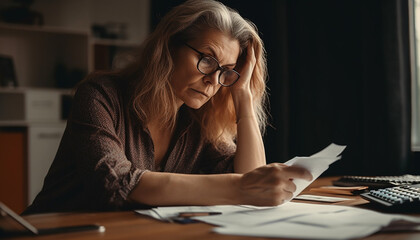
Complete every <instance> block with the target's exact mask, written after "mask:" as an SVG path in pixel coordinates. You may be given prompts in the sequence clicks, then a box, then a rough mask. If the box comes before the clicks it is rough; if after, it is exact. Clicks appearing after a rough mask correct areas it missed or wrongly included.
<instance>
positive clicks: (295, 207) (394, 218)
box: [195, 202, 420, 239]
mask: <svg viewBox="0 0 420 240" xmlns="http://www.w3.org/2000/svg"><path fill="white" fill-rule="evenodd" d="M195 219H198V220H200V221H203V222H207V223H210V224H214V225H217V226H220V227H217V228H215V229H214V231H215V232H217V233H221V234H229V235H242V236H258V237H281V238H301V239H352V238H360V237H366V236H369V235H371V234H373V233H375V232H378V231H381V230H382V229H384V230H386V231H388V230H391V229H394V230H413V229H416V228H418V227H419V226H420V218H419V217H410V216H405V215H400V214H384V213H379V212H375V211H371V210H366V209H361V208H356V207H349V206H338V205H320V204H306V203H294V202H289V203H286V204H283V205H280V206H278V207H276V208H272V209H265V210H254V211H247V212H235V213H231V214H226V215H218V216H207V217H196V218H195Z"/></svg>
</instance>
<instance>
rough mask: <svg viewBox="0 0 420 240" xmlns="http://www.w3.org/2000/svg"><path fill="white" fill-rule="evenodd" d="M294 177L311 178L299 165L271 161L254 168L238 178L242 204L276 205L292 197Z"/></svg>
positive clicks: (294, 187) (309, 179)
mask: <svg viewBox="0 0 420 240" xmlns="http://www.w3.org/2000/svg"><path fill="white" fill-rule="evenodd" d="M294 178H301V179H305V180H308V181H311V180H312V175H311V173H310V172H309V171H307V170H306V169H304V168H300V167H293V166H287V165H285V164H282V163H271V164H268V165H264V166H262V167H259V168H256V169H254V170H252V171H250V172H248V173H246V174H244V175H242V177H241V179H240V187H239V188H240V195H241V199H242V202H243V203H244V204H250V205H257V206H276V205H279V204H282V203H284V202H285V201H287V200H289V199H291V198H292V197H293V192H294V191H295V190H296V185H295V184H294V183H293V179H294Z"/></svg>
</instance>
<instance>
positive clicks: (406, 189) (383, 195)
mask: <svg viewBox="0 0 420 240" xmlns="http://www.w3.org/2000/svg"><path fill="white" fill-rule="evenodd" d="M360 196H361V197H362V198H364V199H367V200H369V201H370V202H373V203H375V204H377V205H379V206H381V207H383V208H384V209H385V210H391V211H411V212H420V184H415V185H402V186H396V187H389V188H381V189H375V190H370V191H369V192H366V193H362V194H361V195H360Z"/></svg>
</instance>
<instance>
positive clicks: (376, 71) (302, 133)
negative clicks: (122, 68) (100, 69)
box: [151, 0, 420, 175]
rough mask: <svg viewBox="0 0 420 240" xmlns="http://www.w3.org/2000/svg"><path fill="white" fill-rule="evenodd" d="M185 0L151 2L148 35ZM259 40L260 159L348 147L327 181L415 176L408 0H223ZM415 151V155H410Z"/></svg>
mask: <svg viewBox="0 0 420 240" xmlns="http://www.w3.org/2000/svg"><path fill="white" fill-rule="evenodd" d="M181 2H183V1H179V0H178V1H174V0H153V1H151V8H152V10H151V24H152V27H151V30H153V29H154V27H155V26H156V24H157V22H158V21H159V20H160V18H161V17H162V16H163V15H164V14H165V13H166V12H167V11H168V10H169V9H171V8H172V7H173V6H175V5H177V4H179V3H181ZM221 2H223V3H224V4H225V5H227V6H230V7H231V8H233V9H236V10H238V12H239V13H240V14H241V15H242V16H243V17H244V18H247V19H250V20H251V21H253V22H254V23H255V24H256V25H257V27H258V29H259V32H260V35H261V37H262V39H263V40H264V43H265V46H266V50H267V58H268V69H269V80H268V88H269V93H270V105H271V111H270V113H271V121H270V122H271V124H272V127H268V129H267V133H266V134H265V136H264V142H265V145H266V153H267V160H268V162H284V161H286V160H288V159H290V158H292V157H294V156H297V155H298V156H308V155H311V154H313V153H315V152H317V151H319V150H321V149H322V148H324V147H326V146H327V145H328V144H330V143H331V142H334V143H337V144H344V145H347V149H346V150H345V152H344V153H343V158H342V159H341V160H340V161H338V162H336V163H334V164H333V165H332V166H331V167H330V169H329V170H328V171H327V172H326V175H339V174H352V175H399V174H405V173H411V174H419V170H420V167H419V162H420V160H419V156H418V153H413V152H411V150H410V144H411V142H410V139H411V135H410V134H411V122H410V121H411V117H410V114H411V112H410V109H411V102H410V101H411V96H410V92H411V90H410V84H411V83H410V81H411V79H410V62H409V61H410V56H409V29H408V21H409V20H408V1H406V0H401V1H399V0H369V1H365V0H340V1H336V0H317V1H310V0H272V1H269V0H265V1H250V0H223V1H221ZM415 154H417V155H415Z"/></svg>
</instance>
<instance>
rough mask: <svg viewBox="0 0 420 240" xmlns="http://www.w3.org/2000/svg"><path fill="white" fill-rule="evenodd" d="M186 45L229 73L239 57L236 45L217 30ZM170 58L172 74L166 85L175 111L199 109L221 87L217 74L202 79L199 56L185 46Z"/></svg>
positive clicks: (206, 32)
mask: <svg viewBox="0 0 420 240" xmlns="http://www.w3.org/2000/svg"><path fill="white" fill-rule="evenodd" d="M187 44H188V45H190V46H191V47H193V48H195V49H196V50H198V51H200V52H202V53H204V54H207V55H210V56H213V57H214V58H216V59H217V60H218V61H219V64H220V66H221V67H226V68H229V69H233V68H234V67H235V65H236V61H237V59H238V57H239V51H240V47H239V42H238V41H237V40H235V39H232V38H230V37H229V36H228V35H225V34H224V33H222V32H220V31H218V30H214V29H210V30H208V31H205V32H203V33H202V35H201V36H200V37H199V38H198V39H195V40H193V41H190V42H187ZM173 57H174V65H175V70H174V72H173V76H172V79H171V80H170V83H171V86H172V89H173V91H174V93H175V96H176V97H177V100H178V102H177V103H178V107H180V106H181V105H182V104H184V103H185V104H186V105H187V106H189V107H191V108H194V109H198V108H200V107H201V106H203V105H204V104H205V103H206V102H207V101H208V100H209V99H210V98H212V97H213V96H214V95H215V94H216V93H217V91H218V90H219V88H220V87H221V85H220V84H219V83H218V78H219V74H220V70H218V71H216V72H214V73H212V74H209V75H203V74H202V73H201V72H200V71H198V69H197V63H198V61H199V60H200V54H199V53H197V52H196V51H194V50H193V49H191V48H190V47H188V46H186V45H183V46H181V47H180V48H179V49H177V50H176V51H175V52H174V56H173Z"/></svg>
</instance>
